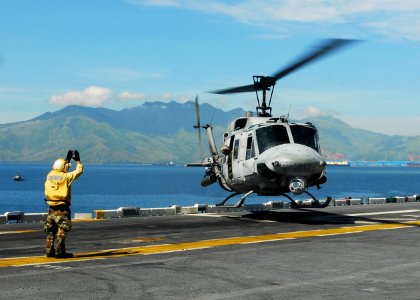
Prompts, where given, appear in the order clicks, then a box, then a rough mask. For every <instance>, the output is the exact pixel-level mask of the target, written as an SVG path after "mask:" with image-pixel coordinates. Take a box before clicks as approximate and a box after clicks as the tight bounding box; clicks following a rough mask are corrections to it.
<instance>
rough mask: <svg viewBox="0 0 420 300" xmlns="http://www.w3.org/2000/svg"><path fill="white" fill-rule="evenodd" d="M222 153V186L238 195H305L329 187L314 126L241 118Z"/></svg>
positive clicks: (233, 126)
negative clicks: (322, 185)
mask: <svg viewBox="0 0 420 300" xmlns="http://www.w3.org/2000/svg"><path fill="white" fill-rule="evenodd" d="M222 152H223V153H224V155H222V156H221V157H220V158H219V164H220V165H221V174H222V176H223V179H224V180H222V182H221V184H222V186H224V187H225V188H228V189H230V190H232V191H235V192H240V193H246V192H249V191H251V190H252V191H254V192H255V193H258V194H260V195H279V194H282V193H288V192H293V193H295V194H300V193H301V192H302V191H303V190H304V189H306V188H308V187H310V186H314V185H317V186H318V185H320V184H322V183H324V182H325V181H326V178H325V176H324V169H325V160H324V159H323V158H322V156H321V154H320V147H319V142H318V131H317V129H316V128H315V126H313V125H312V124H310V123H288V122H287V121H286V120H284V119H281V118H272V117H246V118H239V119H236V120H234V121H233V122H232V123H231V124H230V125H229V127H228V130H227V132H226V133H225V135H224V146H223V148H222Z"/></svg>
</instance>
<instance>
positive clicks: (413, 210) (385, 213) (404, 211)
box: [344, 209, 420, 217]
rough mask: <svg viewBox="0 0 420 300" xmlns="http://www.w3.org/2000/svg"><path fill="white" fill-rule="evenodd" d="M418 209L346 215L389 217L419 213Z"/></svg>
mask: <svg viewBox="0 0 420 300" xmlns="http://www.w3.org/2000/svg"><path fill="white" fill-rule="evenodd" d="M419 211H420V209H407V210H393V211H378V212H366V213H357V214H346V215H344V216H347V217H358V216H374V215H389V214H402V213H412V212H419Z"/></svg>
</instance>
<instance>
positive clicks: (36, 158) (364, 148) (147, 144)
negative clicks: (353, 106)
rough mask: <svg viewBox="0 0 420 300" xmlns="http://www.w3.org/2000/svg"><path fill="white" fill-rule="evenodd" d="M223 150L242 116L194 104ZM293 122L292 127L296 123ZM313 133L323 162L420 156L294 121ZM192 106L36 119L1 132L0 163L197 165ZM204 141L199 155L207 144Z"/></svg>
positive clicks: (406, 140)
mask: <svg viewBox="0 0 420 300" xmlns="http://www.w3.org/2000/svg"><path fill="white" fill-rule="evenodd" d="M200 112H201V113H200V115H201V123H202V124H205V123H210V124H211V125H212V126H213V128H214V133H215V139H216V143H217V144H218V146H219V147H220V146H221V139H222V135H223V132H224V131H225V130H226V127H227V125H228V124H229V123H230V122H231V121H232V120H233V119H234V118H237V117H241V116H244V115H245V111H244V110H243V109H240V108H237V109H234V110H230V111H223V110H221V109H218V108H215V107H213V106H211V105H209V104H201V105H200ZM295 121H296V120H295ZM308 121H309V122H311V123H313V124H314V125H316V126H317V128H318V129H319V134H320V141H321V147H322V150H323V155H324V156H326V157H327V159H337V158H340V159H348V160H408V158H409V156H410V155H412V154H418V153H419V152H420V136H413V137H403V136H388V135H384V134H379V133H374V132H370V131H367V130H363V129H356V128H353V127H351V126H350V125H348V124H346V123H345V122H343V121H341V120H339V119H337V118H335V117H333V116H323V117H317V118H310V119H305V120H299V122H308ZM195 123H196V120H195V103H194V102H191V101H190V102H186V103H177V102H169V103H163V102H146V103H144V104H142V105H140V106H136V107H133V108H127V109H123V110H120V111H116V110H111V109H106V108H92V107H82V106H68V107H65V108H63V109H61V110H58V111H56V112H48V113H44V114H42V115H40V116H38V117H36V118H34V119H31V120H28V121H23V122H18V123H8V124H3V125H0V162H3V163H9V162H10V163H12V162H52V161H54V160H55V159H56V158H58V157H63V156H65V154H66V153H67V150H68V149H77V150H79V151H80V153H81V157H82V161H83V162H88V163H168V162H175V163H178V164H183V163H186V162H192V161H197V160H199V159H200V147H199V143H198V138H197V129H194V128H193V125H194V124H195ZM202 136H203V143H202V145H203V149H204V154H205V155H207V154H208V151H206V149H207V138H206V136H205V132H204V131H203V132H202Z"/></svg>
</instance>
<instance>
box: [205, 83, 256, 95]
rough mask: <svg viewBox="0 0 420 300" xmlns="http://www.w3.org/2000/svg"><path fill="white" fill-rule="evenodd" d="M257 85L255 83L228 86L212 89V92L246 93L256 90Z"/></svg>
mask: <svg viewBox="0 0 420 300" xmlns="http://www.w3.org/2000/svg"><path fill="white" fill-rule="evenodd" d="M254 91H255V86H254V85H253V84H250V85H244V86H239V87H234V88H227V89H223V90H217V91H211V92H210V93H212V94H234V93H246V92H254Z"/></svg>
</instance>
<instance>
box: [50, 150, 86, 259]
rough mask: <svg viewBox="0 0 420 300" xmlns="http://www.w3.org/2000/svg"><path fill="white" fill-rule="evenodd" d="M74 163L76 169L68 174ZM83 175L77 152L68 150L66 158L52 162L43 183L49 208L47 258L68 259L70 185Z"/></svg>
mask: <svg viewBox="0 0 420 300" xmlns="http://www.w3.org/2000/svg"><path fill="white" fill-rule="evenodd" d="M72 158H73V159H74V160H75V161H76V164H77V165H76V169H75V170H74V171H72V172H69V168H70V167H71V164H70V160H71V159H72ZM82 173H83V165H82V162H81V161H80V154H79V152H78V151H77V150H74V152H73V151H72V150H69V151H68V153H67V158H66V159H64V158H59V159H57V160H56V161H55V162H54V165H53V166H52V171H51V172H50V173H48V175H47V179H46V181H45V201H46V203H47V205H48V207H49V209H48V217H47V221H46V222H45V226H44V231H45V233H46V234H47V249H46V250H47V257H55V258H70V257H73V254H71V253H68V252H66V247H65V243H64V241H65V238H66V234H67V233H68V232H69V231H70V229H71V211H70V205H71V184H72V183H73V181H74V180H76V179H77V178H78V177H79V176H80V175H82Z"/></svg>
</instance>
